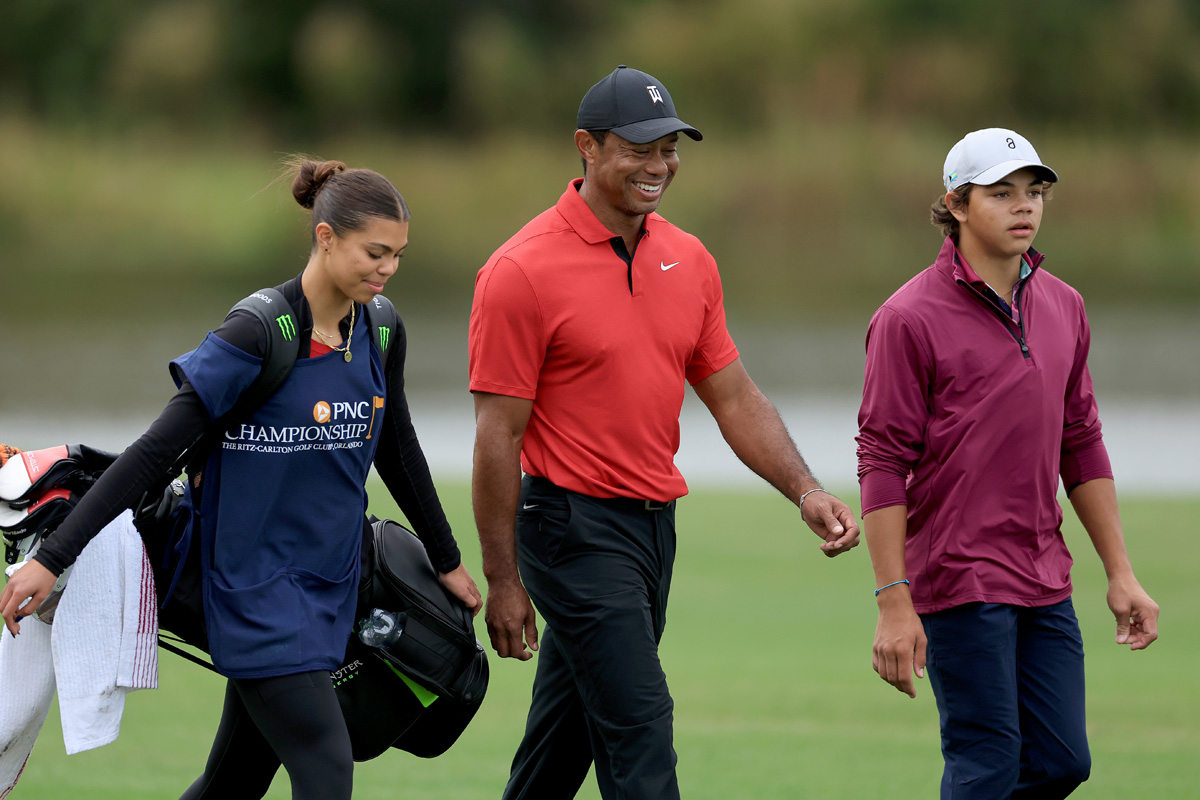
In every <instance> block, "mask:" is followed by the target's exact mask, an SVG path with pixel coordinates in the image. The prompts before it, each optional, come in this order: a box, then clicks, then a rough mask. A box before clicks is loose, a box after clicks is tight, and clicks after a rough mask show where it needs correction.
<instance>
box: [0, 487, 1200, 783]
mask: <svg viewBox="0 0 1200 800" xmlns="http://www.w3.org/2000/svg"><path fill="white" fill-rule="evenodd" d="M372 488H373V491H372V496H373V497H374V498H375V499H376V505H375V506H374V507H373V509H372V510H373V511H374V512H375V513H376V514H379V515H381V516H395V514H396V512H395V509H394V507H392V506H391V504H390V502H389V503H386V504H385V503H384V502H381V501H380V498H384V497H386V492H384V491H383V490H382V486H380V485H376V486H373V487H372ZM442 490H443V499H444V500H445V502H446V505H447V509H448V511H449V513H450V517H451V522H452V523H453V524H454V526H455V530H456V531H457V533H458V536H459V540H460V542H461V544H462V545H463V549H464V551H465V557H466V560H467V563H468V566H469V568H470V569H471V571H472V574H473V575H474V576H475V577H476V579H477V580H482V576H481V574H480V572H479V568H478V550H479V548H478V544H477V542H476V540H475V533H474V526H473V525H472V524H471V521H470V520H471V515H470V508H469V502H468V493H467V489H466V487H465V486H464V485H454V484H450V483H444V484H443V486H442ZM846 499H847V500H848V501H851V502H854V503H857V498H856V497H851V496H849V494H847V495H846ZM1122 510H1123V515H1124V521H1125V530H1126V537H1127V539H1128V542H1129V549H1130V551H1131V553H1132V556H1133V561H1134V566H1135V568H1136V569H1137V572H1138V577H1139V578H1140V579H1141V581H1142V583H1143V585H1144V586H1145V587H1146V588H1147V590H1148V591H1149V592H1150V593H1151V595H1152V596H1153V597H1154V598H1155V599H1156V600H1157V601H1158V602H1159V604H1160V605H1161V606H1162V608H1163V620H1162V629H1161V635H1162V639H1161V640H1160V641H1159V642H1158V643H1157V644H1155V645H1154V646H1153V647H1152V648H1150V650H1149V651H1148V652H1141V653H1130V652H1128V651H1127V650H1125V649H1123V648H1121V647H1118V646H1117V645H1116V644H1114V643H1113V620H1112V618H1111V615H1110V614H1109V612H1108V608H1107V606H1106V605H1105V601H1104V589H1105V586H1104V575H1103V571H1102V569H1101V568H1100V563H1099V560H1098V559H1097V558H1096V556H1095V553H1094V551H1092V549H1091V547H1090V544H1089V543H1088V541H1087V537H1086V535H1085V534H1084V533H1083V531H1082V529H1081V528H1080V527H1079V525H1078V523H1077V522H1076V521H1075V519H1074V516H1073V514H1072V513H1071V512H1070V507H1069V506H1068V508H1067V538H1068V541H1069V543H1070V545H1071V549H1072V550H1073V552H1074V553H1075V556H1076V567H1075V572H1074V576H1075V585H1076V592H1075V606H1076V610H1077V612H1078V615H1079V618H1080V622H1081V624H1082V626H1083V633H1084V639H1085V641H1086V643H1087V673H1088V729H1089V732H1090V735H1091V744H1092V754H1093V759H1094V767H1093V771H1092V778H1091V780H1090V781H1089V782H1088V783H1086V784H1084V785H1083V786H1082V787H1081V788H1080V789H1079V790H1078V791H1077V792H1076V794H1075V795H1074V796H1075V797H1079V798H1081V800H1088V799H1089V798H1090V799H1091V800H1097V799H1098V798H1114V799H1115V798H1120V800H1129V798H1143V797H1146V798H1156V800H1170V799H1171V798H1194V797H1196V796H1197V791H1198V790H1197V785H1198V784H1200V768H1198V759H1197V754H1198V753H1200V681H1198V680H1197V679H1196V675H1195V664H1196V662H1197V660H1198V659H1200V603H1198V602H1197V601H1196V599H1195V596H1194V595H1193V594H1192V592H1193V587H1194V585H1195V583H1194V582H1195V579H1196V571H1197V568H1198V567H1197V565H1198V564H1200V538H1198V537H1197V536H1196V533H1195V528H1194V527H1193V526H1194V525H1195V524H1196V520H1197V519H1200V498H1195V497H1192V498H1179V499H1159V498H1156V499H1135V498H1125V500H1124V502H1123V505H1122ZM678 527H679V556H678V562H677V564H676V570H675V579H674V583H673V593H672V598H671V610H670V614H669V624H668V626H667V632H666V637H665V639H664V641H663V647H662V655H663V662H664V665H665V667H666V670H667V676H668V679H669V680H670V684H671V688H672V692H673V694H674V696H675V701H676V724H675V737H676V749H677V750H678V753H679V775H680V784H681V786H682V791H683V795H684V796H685V797H688V798H693V799H694V798H713V799H714V800H718V799H719V800H736V799H738V798H744V799H745V800H770V799H772V798H781V799H782V798H787V799H788V800H794V798H819V799H820V800H826V799H832V798H854V799H855V800H860V799H861V798H866V797H884V796H887V797H895V798H904V799H905V800H907V799H909V798H930V797H935V796H936V793H937V782H938V778H939V776H940V774H941V756H940V754H939V752H938V733H937V713H936V709H935V707H934V703H933V697H932V694H931V693H930V691H929V686H928V682H921V683H920V684H919V687H918V697H917V699H916V700H910V699H908V698H907V697H905V696H904V695H901V694H900V693H899V692H897V691H896V690H894V689H892V688H891V687H889V686H888V685H886V684H885V683H883V682H882V681H881V680H879V678H878V677H877V676H876V675H875V673H874V672H873V671H872V670H871V640H872V637H873V634H874V628H875V603H874V598H873V597H872V595H871V589H872V588H873V583H872V573H871V569H870V563H869V559H868V557H867V551H866V547H865V546H863V547H859V548H858V549H856V550H854V551H853V552H851V553H849V554H847V555H844V556H841V557H839V558H837V559H834V560H828V559H826V558H825V557H824V556H822V555H820V553H819V552H818V551H817V547H816V544H817V543H816V538H815V537H814V536H813V535H812V534H811V533H809V532H808V530H807V528H803V527H802V525H801V523H800V520H799V516H798V515H797V514H796V512H795V510H794V509H793V508H792V507H791V506H790V505H789V504H788V503H787V502H786V501H785V500H783V499H782V498H781V497H779V496H777V495H774V494H770V493H767V492H761V493H732V492H720V491H715V490H712V489H706V488H702V489H698V490H697V491H696V493H695V495H694V496H693V497H689V498H685V499H684V500H683V501H682V502H681V504H680V507H679V514H678ZM477 628H478V631H479V634H480V638H481V639H484V640H485V641H486V632H485V631H484V627H483V622H482V618H479V620H478V625H477ZM489 652H490V651H489ZM160 654H161V667H162V670H161V677H160V687H161V688H159V689H158V690H157V691H143V692H136V693H134V694H132V695H131V696H130V697H129V700H128V704H127V707H126V713H125V718H124V724H123V726H122V733H121V737H120V738H119V739H118V740H117V741H116V742H115V743H114V744H112V745H109V746H107V747H103V748H100V749H99V750H94V751H91V752H87V753H82V754H79V755H76V756H72V757H70V758H68V757H66V756H65V755H64V751H63V745H62V739H61V732H60V729H59V723H58V711H57V708H55V709H52V710H51V713H50V717H49V719H48V720H47V724H46V728H45V730H44V732H43V734H42V736H41V739H40V740H39V743H38V745H37V747H36V748H35V749H34V752H33V756H32V757H31V759H30V762H29V766H28V768H27V769H26V771H25V775H24V777H23V778H22V779H21V782H20V783H19V784H18V786H17V790H16V792H15V793H14V798H17V799H18V800H38V799H39V798H47V800H49V799H50V798H53V799H54V800H59V799H60V798H84V797H86V798H90V799H91V800H104V799H105V798H112V799H113V800H118V798H119V799H120V800H140V799H141V798H155V799H156V800H161V798H167V797H177V796H178V795H179V794H180V793H181V792H182V791H183V790H184V788H185V787H186V786H187V785H188V784H189V783H190V782H191V780H192V779H193V778H194V777H195V776H196V775H197V774H198V773H199V771H200V769H201V768H202V766H203V764H204V761H205V758H206V757H207V754H208V747H209V745H210V743H211V737H212V734H213V732H214V731H215V729H216V724H217V719H218V717H219V715H220V711H221V702H222V697H223V693H224V682H223V680H222V679H220V678H218V677H216V676H215V675H212V674H210V673H208V672H205V671H204V670H202V669H200V668H198V667H195V666H193V665H192V664H189V663H187V662H184V661H182V660H181V659H179V658H177V657H176V656H173V655H171V654H170V653H166V652H162V651H160ZM491 670H492V683H491V687H490V689H489V691H488V696H487V700H486V701H485V702H484V705H483V707H482V709H481V710H480V712H479V714H478V716H477V717H476V718H475V721H474V722H473V723H472V725H471V727H470V728H468V730H467V732H466V733H465V734H464V736H463V738H462V739H460V740H459V742H458V744H456V745H455V747H454V748H453V749H451V750H450V752H449V753H447V754H446V755H444V756H442V757H441V758H438V759H436V760H432V761H427V762H426V761H422V760H421V759H417V758H414V757H412V756H410V755H408V754H406V753H401V752H399V751H391V752H389V753H387V754H385V755H384V756H382V757H380V758H378V759H376V760H374V761H372V762H368V763H365V764H360V765H359V766H358V769H357V771H356V773H355V787H356V788H355V795H354V796H355V797H356V798H362V799H363V800H368V799H369V798H406V797H411V798H436V799H437V800H476V799H477V798H479V799H482V798H496V797H498V796H499V794H500V791H501V788H502V787H503V785H504V782H505V780H506V778H507V774H508V764H509V760H510V759H511V757H512V753H513V751H514V749H515V747H516V744H517V741H518V739H519V737H520V733H521V731H522V728H523V725H524V713H525V709H526V704H527V702H528V697H529V688H530V683H531V681H532V679H533V662H528V663H519V662H515V661H510V660H505V661H503V662H502V661H501V660H500V659H498V658H496V657H495V656H494V654H493V657H492V660H491ZM4 677H5V681H6V682H7V683H8V684H9V685H12V683H13V682H14V681H17V680H20V676H17V675H6V676H4ZM268 796H269V797H272V798H287V797H290V790H289V785H288V781H287V777H286V775H284V774H283V773H282V771H281V773H280V775H279V776H278V777H277V779H276V781H275V784H274V786H273V787H272V789H271V792H270V794H269V795H268ZM579 796H580V797H582V798H598V797H599V793H598V792H597V791H596V788H595V781H594V779H592V778H589V779H588V781H587V782H586V783H585V785H584V789H583V791H582V792H581V793H580V795H579Z"/></svg>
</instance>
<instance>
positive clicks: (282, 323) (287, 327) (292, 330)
mask: <svg viewBox="0 0 1200 800" xmlns="http://www.w3.org/2000/svg"><path fill="white" fill-rule="evenodd" d="M275 321H276V322H277V323H279V330H280V331H282V332H283V338H284V339H285V340H286V341H289V342H290V341H291V340H292V337H294V336H295V335H296V323H294V322H292V315H291V314H282V315H280V316H278V317H276V318H275Z"/></svg>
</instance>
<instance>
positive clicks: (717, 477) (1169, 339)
mask: <svg viewBox="0 0 1200 800" xmlns="http://www.w3.org/2000/svg"><path fill="white" fill-rule="evenodd" d="M402 310H403V309H402ZM183 316H184V318H175V319H172V320H157V321H155V320H146V321H144V322H142V323H138V325H141V326H142V327H140V328H139V327H137V326H136V325H135V328H134V330H133V332H132V333H130V332H129V328H128V327H126V328H125V329H124V330H125V333H124V334H118V333H117V332H116V331H110V330H107V329H104V328H93V329H92V330H90V331H87V332H86V334H84V335H81V333H80V332H79V331H72V330H70V329H69V328H68V329H63V330H58V331H57V332H56V331H53V330H23V331H14V332H12V334H11V335H10V336H9V337H8V338H9V342H8V346H7V347H5V348H3V349H0V371H2V374H4V375H6V376H9V378H10V380H8V381H6V382H5V385H4V386H3V387H2V388H0V441H4V442H7V443H10V444H14V445H16V446H19V447H23V448H29V449H36V448H41V447H49V446H52V445H55V444H62V443H67V442H85V443H88V444H91V445H94V446H97V447H102V448H106V449H110V450H116V451H119V450H121V449H123V448H124V447H125V446H126V445H128V444H129V442H131V441H133V439H135V438H137V436H139V435H140V434H141V433H142V431H143V430H144V429H145V428H146V426H147V425H148V424H149V423H150V422H151V421H152V420H153V418H154V417H155V416H156V415H157V413H158V411H159V410H160V409H161V407H162V406H163V404H164V403H165V402H166V400H167V399H168V398H169V397H170V395H171V393H172V391H173V385H172V384H171V382H170V379H169V377H168V376H167V370H166V364H167V362H168V361H169V360H170V359H171V358H172V357H174V356H175V355H178V354H179V353H182V352H184V351H186V350H187V349H189V348H191V347H192V346H194V345H195V344H196V343H197V342H198V341H199V340H200V338H201V337H202V332H203V331H204V330H206V329H207V327H210V326H211V325H212V320H213V316H212V315H209V316H207V318H206V319H205V320H204V321H201V320H199V319H191V318H190V317H189V315H187V314H184V315H183ZM858 316H859V315H856V318H854V319H846V320H840V321H837V322H825V323H820V324H811V325H804V324H795V325H788V326H781V325H756V324H755V323H754V322H752V321H750V322H743V321H741V319H740V318H739V315H737V313H736V312H731V316H730V329H731V331H732V333H733V335H734V338H735V340H736V341H737V343H738V346H739V349H740V350H741V352H742V357H743V360H744V361H745V363H746V365H747V369H748V370H749V371H750V374H751V376H752V377H754V379H755V380H756V382H757V383H758V384H759V386H760V387H761V388H762V389H763V391H764V392H766V394H767V395H768V397H770V398H771V399H772V400H773V401H774V402H775V404H776V406H778V408H779V410H780V413H781V414H782V416H783V418H784V420H785V421H786V423H787V424H788V427H789V429H790V430H791V431H792V435H793V437H794V438H795V439H796V441H797V443H798V444H799V445H800V448H801V450H802V452H803V453H804V455H805V457H806V459H807V460H808V462H809V464H810V466H811V467H812V469H813V471H814V472H815V473H816V474H817V476H818V477H819V478H820V479H821V480H822V481H824V482H825V483H826V484H828V485H830V486H831V487H839V488H845V487H853V486H854V485H855V480H856V479H855V453H854V434H855V432H856V415H857V411H858V400H859V396H858V392H859V390H860V387H861V379H862V365H863V335H864V332H865V328H866V322H867V317H866V316H862V318H861V319H860V318H857V317H858ZM1091 318H1092V328H1093V344H1092V356H1091V369H1092V375H1093V379H1094V381H1095V384H1096V391H1097V396H1098V398H1099V400H1100V410H1101V418H1102V420H1103V422H1104V432H1105V440H1106V442H1107V444H1108V448H1109V452H1110V454H1111V456H1112V460H1113V468H1114V472H1115V474H1116V478H1117V481H1118V487H1119V489H1120V490H1122V491H1131V492H1136V493H1163V494H1178V493H1186V494H1197V493H1200V454H1198V448H1200V370H1198V369H1197V363H1196V356H1195V353H1196V348H1197V345H1198V344H1200V315H1197V314H1189V313H1187V312H1185V311H1174V312H1170V311H1162V310H1155V311H1153V312H1139V311H1136V310H1129V309H1119V310H1112V311H1104V310H1096V309H1093V310H1092V311H1091ZM405 320H406V325H407V329H408V336H409V351H408V352H409V356H408V364H407V371H406V374H407V384H408V387H409V402H410V405H411V407H412V413H413V419H414V422H415V424H416V426H417V432H418V435H419V436H420V438H421V442H422V445H423V447H424V450H425V453H426V455H427V457H428V459H429V461H430V464H431V468H432V469H433V471H434V474H435V477H438V478H441V479H455V480H462V479H466V478H467V477H468V476H469V474H470V464H471V451H472V446H473V441H474V416H473V407H472V401H471V397H470V394H469V393H468V392H467V391H466V388H465V387H466V324H465V323H466V319H465V312H464V314H463V316H462V319H456V318H453V315H451V316H446V315H441V316H422V315H421V314H420V313H419V312H417V313H405ZM124 324H125V325H126V326H128V324H129V323H128V321H126V322H125V323H124ZM18 375H19V376H22V380H20V381H15V380H11V378H12V377H13V376H18ZM1013 413H1020V410H1019V409H1014V412H1013ZM681 427H682V436H681V438H682V442H681V446H680V451H679V454H678V456H677V459H676V460H677V463H678V464H679V467H680V469H681V470H682V472H683V474H684V476H685V477H686V478H687V479H688V482H689V484H690V485H692V486H693V487H703V486H714V485H715V486H737V487H739V488H749V487H756V486H757V487H762V488H763V489H764V490H769V489H768V487H767V486H766V484H765V483H763V482H762V481H761V480H760V479H759V478H757V477H756V476H755V475H753V474H752V473H751V472H750V471H749V470H748V469H746V468H745V467H744V466H743V465H741V463H740V462H738V460H737V458H736V457H735V456H734V455H733V454H732V452H730V450H729V448H728V446H727V445H726V444H725V442H724V440H722V438H721V436H720V432H719V431H718V430H717V427H716V424H715V423H714V422H713V420H712V418H711V417H710V416H709V415H708V413H707V410H706V409H705V408H704V407H703V405H702V404H701V403H700V402H699V401H698V400H697V399H696V397H695V395H694V394H692V393H691V392H690V391H689V392H688V395H687V400H686V402H685V404H684V409H683V414H682V417H681Z"/></svg>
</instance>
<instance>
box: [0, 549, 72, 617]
mask: <svg viewBox="0 0 1200 800" xmlns="http://www.w3.org/2000/svg"><path fill="white" fill-rule="evenodd" d="M56 581H58V576H57V575H55V574H54V573H53V572H51V571H50V570H48V569H46V568H45V567H43V566H42V565H41V564H39V563H38V562H36V561H32V560H31V561H27V562H26V563H25V566H23V567H21V568H20V569H18V570H17V571H16V572H14V573H13V576H12V577H11V578H9V579H8V583H7V584H6V585H5V586H4V591H3V592H2V593H0V614H3V616H4V626H5V627H6V628H8V630H9V632H10V633H11V634H12V635H13V636H16V635H17V634H18V633H19V632H20V631H21V624H20V622H19V621H18V620H20V619H21V617H24V616H28V614H31V613H33V610H34V609H35V608H37V607H38V606H40V605H41V604H42V601H43V600H45V599H46V596H47V595H49V594H50V591H51V590H52V589H53V588H54V584H55V582H56ZM26 600H29V603H28V605H26V603H25V601H26ZM22 606H24V607H25V608H26V609H28V611H27V613H25V614H22V613H21V608H22Z"/></svg>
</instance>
